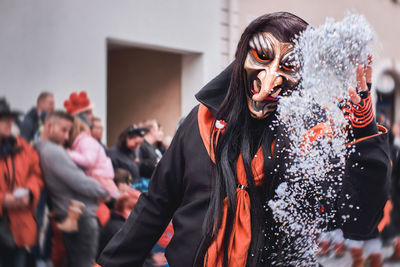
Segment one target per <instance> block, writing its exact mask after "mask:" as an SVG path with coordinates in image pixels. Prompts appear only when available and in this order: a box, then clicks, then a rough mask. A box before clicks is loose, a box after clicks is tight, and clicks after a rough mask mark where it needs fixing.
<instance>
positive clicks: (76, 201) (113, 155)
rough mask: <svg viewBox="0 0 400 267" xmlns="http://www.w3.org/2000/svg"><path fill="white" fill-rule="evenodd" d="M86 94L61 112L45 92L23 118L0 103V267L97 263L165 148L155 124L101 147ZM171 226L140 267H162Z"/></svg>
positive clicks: (99, 122)
mask: <svg viewBox="0 0 400 267" xmlns="http://www.w3.org/2000/svg"><path fill="white" fill-rule="evenodd" d="M93 107H94V105H93V104H92V103H91V101H90V99H89V97H88V95H87V94H86V92H84V91H82V92H73V93H71V95H70V96H69V98H68V99H67V100H65V101H64V107H63V108H62V109H55V101H54V95H53V94H52V93H50V92H43V93H41V94H40V95H39V96H38V98H37V103H36V106H34V107H33V108H32V109H30V110H29V111H28V112H27V113H26V114H22V113H21V112H19V111H17V110H14V109H12V108H11V106H10V103H8V101H7V100H6V99H5V98H4V97H2V98H0V205H1V207H2V208H1V209H0V267H3V266H13V267H25V266H29V267H31V266H32V267H34V266H38V267H42V266H43V267H50V266H54V267H58V266H74V267H79V266H82V267H86V266H95V259H96V257H97V256H98V254H99V253H100V252H101V250H102V249H103V248H104V247H105V246H106V244H107V243H108V241H109V240H110V239H111V237H112V236H113V235H114V234H115V233H116V232H117V231H118V230H119V229H120V228H121V226H122V224H123V223H124V221H125V220H126V219H127V217H128V216H129V214H130V212H131V210H132V209H133V207H134V206H135V204H136V202H137V201H138V198H139V197H140V194H141V193H142V192H145V191H147V188H148V186H149V180H150V177H151V175H152V173H153V170H154V169H155V167H156V165H157V163H158V162H159V161H160V160H161V158H162V156H163V154H164V153H166V151H167V149H168V145H169V144H168V142H164V133H163V129H162V127H161V125H160V124H159V123H158V122H157V121H156V120H154V119H153V120H146V121H142V122H139V123H137V124H132V125H129V126H128V127H127V128H126V129H125V130H123V131H122V132H121V133H120V135H119V137H118V140H116V145H114V146H112V147H110V148H108V147H107V146H106V145H104V144H103V143H102V139H103V124H102V120H101V119H100V118H98V117H95V116H94V109H93ZM172 235H173V227H172V224H170V225H169V226H168V227H167V229H166V230H165V232H164V234H163V235H162V236H161V238H160V240H159V241H158V243H157V244H156V245H155V247H154V248H153V250H152V251H151V253H150V254H149V255H148V257H147V259H146V261H145V265H144V266H168V264H167V261H166V258H165V256H164V251H165V247H166V246H167V245H168V243H169V240H170V239H171V238H172Z"/></svg>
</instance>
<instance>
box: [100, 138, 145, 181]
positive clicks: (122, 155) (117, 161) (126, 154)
mask: <svg viewBox="0 0 400 267" xmlns="http://www.w3.org/2000/svg"><path fill="white" fill-rule="evenodd" d="M107 156H109V157H110V159H111V162H112V165H113V167H114V169H117V168H121V169H124V170H127V171H129V173H130V174H131V176H132V179H136V178H139V177H140V172H139V165H138V164H137V163H136V162H135V158H136V156H135V153H134V152H131V151H129V150H128V149H127V148H125V149H124V148H119V147H118V145H115V146H113V147H111V148H109V149H108V150H107Z"/></svg>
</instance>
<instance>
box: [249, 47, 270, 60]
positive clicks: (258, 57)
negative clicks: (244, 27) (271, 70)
mask: <svg viewBox="0 0 400 267" xmlns="http://www.w3.org/2000/svg"><path fill="white" fill-rule="evenodd" d="M251 53H252V54H253V56H254V57H255V58H256V59H257V60H258V61H259V62H261V63H268V62H271V59H268V58H266V56H265V55H262V56H261V57H260V56H259V55H258V53H257V51H256V50H254V49H251Z"/></svg>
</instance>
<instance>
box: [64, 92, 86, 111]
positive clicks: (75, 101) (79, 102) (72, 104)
mask: <svg viewBox="0 0 400 267" xmlns="http://www.w3.org/2000/svg"><path fill="white" fill-rule="evenodd" d="M64 107H65V109H66V111H67V113H69V114H71V115H75V114H78V113H81V112H83V111H86V110H90V109H92V108H93V105H92V104H91V103H90V100H89V98H88V96H87V93H86V92H85V91H81V92H80V93H79V94H77V93H75V92H73V93H72V94H70V95H69V98H68V99H67V100H65V101H64Z"/></svg>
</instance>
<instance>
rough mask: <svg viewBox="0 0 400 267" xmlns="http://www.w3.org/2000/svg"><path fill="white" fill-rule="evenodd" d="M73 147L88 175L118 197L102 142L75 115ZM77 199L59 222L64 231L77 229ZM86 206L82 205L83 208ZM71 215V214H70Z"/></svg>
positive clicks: (69, 152)
mask: <svg viewBox="0 0 400 267" xmlns="http://www.w3.org/2000/svg"><path fill="white" fill-rule="evenodd" d="M70 145H71V149H70V150H68V154H69V156H70V157H71V159H72V160H73V161H74V162H75V163H76V164H77V165H78V166H79V167H81V168H82V169H83V170H84V171H85V173H86V175H88V176H90V177H93V178H94V179H96V180H97V181H98V182H99V183H100V184H101V185H102V186H103V188H104V189H106V190H107V191H108V193H109V194H110V196H111V197H112V198H118V197H119V196H120V192H119V190H118V188H117V186H116V185H115V183H114V181H113V179H114V170H113V166H112V163H111V160H110V158H108V157H107V155H106V153H105V151H104V149H103V148H102V146H101V144H100V143H99V142H98V141H97V140H96V139H94V138H93V137H92V136H91V135H90V128H89V126H88V125H87V124H85V123H84V122H83V121H82V120H81V119H80V118H78V117H75V119H74V124H73V127H72V132H71V137H70ZM76 207H77V205H76V201H71V206H70V211H69V213H68V217H67V218H66V219H65V220H64V221H63V222H61V223H60V224H58V225H57V226H58V228H59V229H61V230H63V231H75V230H77V229H76V226H77V223H76V221H77V220H78V219H79V215H80V213H81V212H80V211H79V208H78V209H77V208H76ZM82 208H84V207H82V206H81V207H80V209H82ZM70 215H71V216H70Z"/></svg>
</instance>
